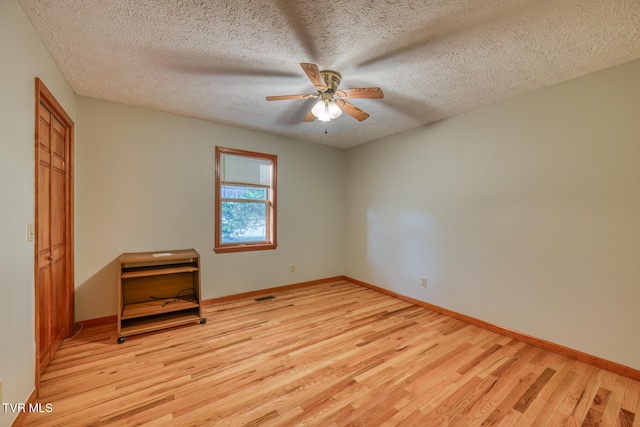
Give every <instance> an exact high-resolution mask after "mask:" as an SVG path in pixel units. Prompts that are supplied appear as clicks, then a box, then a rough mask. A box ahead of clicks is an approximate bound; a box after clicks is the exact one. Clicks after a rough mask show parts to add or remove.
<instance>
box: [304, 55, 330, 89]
mask: <svg viewBox="0 0 640 427" xmlns="http://www.w3.org/2000/svg"><path fill="white" fill-rule="evenodd" d="M300 66H301V67H302V69H303V70H304V72H305V73H306V74H307V77H309V80H311V83H313V85H314V86H315V88H316V89H317V90H318V91H319V92H325V91H326V90H327V83H326V82H325V81H324V79H323V78H322V75H321V74H320V70H319V69H318V66H317V65H316V64H309V63H307V62H302V63H300Z"/></svg>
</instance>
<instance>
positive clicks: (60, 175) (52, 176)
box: [35, 80, 73, 379]
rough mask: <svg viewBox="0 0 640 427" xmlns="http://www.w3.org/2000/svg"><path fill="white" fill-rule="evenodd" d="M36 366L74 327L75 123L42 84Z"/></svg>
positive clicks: (44, 362) (42, 365)
mask: <svg viewBox="0 0 640 427" xmlns="http://www.w3.org/2000/svg"><path fill="white" fill-rule="evenodd" d="M36 92H37V96H38V99H37V100H36V101H37V104H36V230H35V232H36V278H35V282H36V289H35V297H36V353H37V359H36V365H37V369H36V370H37V373H36V374H37V377H38V379H39V374H40V373H42V371H43V370H44V369H45V368H46V367H47V365H48V364H49V362H50V361H51V358H52V357H53V354H54V353H55V351H56V350H57V348H58V347H59V345H60V343H61V342H62V340H63V339H64V337H65V336H68V335H69V334H70V333H71V332H72V328H73V275H72V268H73V250H72V248H73V245H72V243H73V242H72V236H73V234H72V232H71V231H72V200H73V197H72V196H73V195H72V192H73V186H72V173H71V170H72V169H71V167H70V166H71V164H72V157H71V155H72V152H73V150H72V141H73V139H72V135H73V122H72V121H71V120H70V119H69V117H68V116H67V114H66V113H64V110H62V108H61V107H60V106H59V104H58V103H57V102H56V101H55V99H54V98H53V96H52V95H51V93H50V92H49V91H48V90H46V87H44V85H43V84H42V83H41V82H40V81H39V80H36Z"/></svg>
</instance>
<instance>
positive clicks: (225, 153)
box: [214, 147, 278, 253]
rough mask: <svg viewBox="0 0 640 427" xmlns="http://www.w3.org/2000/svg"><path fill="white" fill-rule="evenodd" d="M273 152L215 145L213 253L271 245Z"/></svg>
mask: <svg viewBox="0 0 640 427" xmlns="http://www.w3.org/2000/svg"><path fill="white" fill-rule="evenodd" d="M277 161H278V158H277V156H274V155H271V154H261V153H254V152H251V151H243V150H235V149H232V148H224V147H216V239H215V248H214V250H215V251H216V252H217V253H224V252H240V251H255V250H262V249H275V248H276V246H277V243H276V170H277Z"/></svg>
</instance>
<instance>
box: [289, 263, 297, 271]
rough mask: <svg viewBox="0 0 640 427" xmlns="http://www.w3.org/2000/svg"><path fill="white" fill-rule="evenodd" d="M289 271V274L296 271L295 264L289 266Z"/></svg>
mask: <svg viewBox="0 0 640 427" xmlns="http://www.w3.org/2000/svg"><path fill="white" fill-rule="evenodd" d="M289 271H290V272H292V273H294V272H295V271H296V265H295V264H291V265H290V266H289Z"/></svg>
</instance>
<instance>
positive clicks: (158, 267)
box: [118, 249, 206, 343]
mask: <svg viewBox="0 0 640 427" xmlns="http://www.w3.org/2000/svg"><path fill="white" fill-rule="evenodd" d="M118 264H119V270H120V271H119V276H120V277H119V278H118V306H119V310H118V343H122V342H124V337H125V336H130V335H136V334H144V333H147V332H152V331H157V330H159V329H165V328H171V327H174V326H179V325H187V324H193V323H204V321H205V320H206V319H204V318H203V317H202V306H201V305H200V304H199V300H200V255H199V254H198V252H197V251H196V250H195V249H181V250H169V251H157V252H135V253H133V252H132V253H124V254H122V255H121V256H120V257H119V258H118ZM174 295H176V296H177V297H174ZM156 297H159V298H156Z"/></svg>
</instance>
